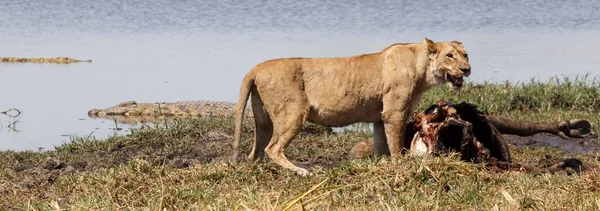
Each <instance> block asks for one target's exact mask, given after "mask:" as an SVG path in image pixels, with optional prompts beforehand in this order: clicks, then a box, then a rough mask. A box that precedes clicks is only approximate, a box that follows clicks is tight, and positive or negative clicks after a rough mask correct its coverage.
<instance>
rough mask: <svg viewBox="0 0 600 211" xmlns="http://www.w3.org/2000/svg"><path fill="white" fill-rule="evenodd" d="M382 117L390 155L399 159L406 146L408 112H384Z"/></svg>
mask: <svg viewBox="0 0 600 211" xmlns="http://www.w3.org/2000/svg"><path fill="white" fill-rule="evenodd" d="M382 116H383V122H384V123H383V125H384V129H385V137H386V139H387V145H388V149H389V153H390V155H391V156H392V157H394V158H395V157H399V156H400V153H401V152H402V151H401V150H402V146H404V136H405V133H406V132H405V131H406V126H407V124H408V122H407V120H408V111H407V110H401V111H397V110H393V111H387V112H386V111H384V112H383V115H382Z"/></svg>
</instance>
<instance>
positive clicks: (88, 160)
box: [0, 132, 600, 193]
mask: <svg viewBox="0 0 600 211" xmlns="http://www.w3.org/2000/svg"><path fill="white" fill-rule="evenodd" d="M324 136H326V137H324ZM299 138H301V139H302V140H296V141H295V142H294V143H292V146H291V148H290V149H289V151H288V155H289V156H288V157H290V158H291V159H292V162H295V163H297V164H298V165H300V166H304V167H309V168H310V167H314V166H322V167H325V168H330V167H335V166H338V165H339V164H340V163H342V162H346V161H348V160H349V159H351V158H350V156H349V155H348V152H349V150H350V148H352V146H353V145H354V144H356V143H358V142H360V141H361V140H364V138H361V137H358V136H351V135H347V136H345V135H333V136H331V135H329V136H327V135H319V134H304V135H302V137H299ZM505 138H506V140H507V141H508V142H509V143H510V145H511V148H527V147H533V148H540V147H554V148H559V149H561V150H563V151H564V152H565V153H568V154H577V153H585V152H590V151H600V144H599V143H598V139H597V137H590V138H584V139H568V140H566V139H561V138H559V137H556V136H550V135H535V136H531V137H519V136H514V135H507V136H505ZM246 140H249V139H248V138H246ZM169 141H173V140H167V139H165V140H159V141H157V140H153V141H130V142H128V141H117V142H115V143H114V144H109V145H107V146H106V147H98V148H96V149H94V150H85V149H83V150H82V149H73V150H61V151H64V152H63V153H54V154H53V153H49V154H48V153H46V154H42V153H37V154H36V153H34V152H32V153H29V154H27V153H26V154H19V153H13V154H9V155H7V156H9V158H8V159H12V160H14V162H11V163H8V164H5V166H4V167H3V170H4V172H5V173H7V172H9V174H11V175H14V176H12V179H11V180H12V183H13V184H18V185H19V186H21V187H24V188H33V187H36V186H42V185H45V184H48V183H52V182H53V181H54V180H55V179H56V177H58V176H60V175H62V174H71V173H73V172H77V171H80V172H81V171H83V172H91V171H105V170H107V169H108V168H111V167H115V166H118V165H122V164H128V163H129V162H130V161H131V160H132V159H134V158H137V159H143V160H146V161H147V162H149V163H150V164H152V165H158V166H165V167H168V168H179V169H180V168H187V167H189V166H192V165H196V164H207V163H211V162H215V161H228V160H229V156H230V155H231V144H230V143H231V141H232V137H231V135H229V134H227V133H222V132H213V133H209V134H208V135H205V136H204V137H203V138H195V139H191V140H189V141H188V142H186V143H187V144H179V145H172V144H170V143H169ZM242 149H243V152H244V154H247V153H248V152H249V151H250V143H245V144H244V146H242ZM10 156H13V157H10ZM28 156H33V157H34V158H31V157H28ZM36 156H37V157H36ZM552 158H553V155H546V156H545V158H544V159H552ZM515 162H519V161H518V160H515ZM537 162H538V163H539V161H537ZM2 189H3V188H2V186H0V193H3V192H5V191H4V190H2Z"/></svg>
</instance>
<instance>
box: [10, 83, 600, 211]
mask: <svg viewBox="0 0 600 211" xmlns="http://www.w3.org/2000/svg"><path fill="white" fill-rule="evenodd" d="M598 87H600V83H598V81H595V80H594V81H592V82H591V83H583V82H582V80H575V81H569V80H562V79H561V80H553V81H551V82H535V81H531V82H529V83H525V84H519V85H511V84H503V85H493V84H474V85H469V84H468V85H467V86H466V87H464V89H463V90H462V91H461V92H460V93H457V92H453V91H451V90H449V89H446V88H438V89H434V90H432V91H430V92H428V93H427V94H426V96H424V98H423V100H422V102H421V104H420V107H419V110H423V109H424V108H425V107H426V106H428V105H430V104H433V103H435V102H436V101H437V100H439V99H446V100H448V101H452V102H460V101H467V102H470V103H473V104H476V105H478V106H479V108H480V109H481V110H483V111H485V112H487V113H489V114H492V115H498V116H503V117H509V118H515V119H526V120H533V121H539V122H551V121H558V120H565V119H574V118H582V119H587V120H589V121H590V122H591V123H592V127H593V128H592V131H593V132H594V133H595V134H598V131H599V129H598V127H597V126H598V123H599V119H600V116H599V112H600V102H598V99H600V91H599V90H598ZM458 99H460V101H459V100H458ZM244 127H245V132H244V134H243V142H242V150H243V152H244V153H245V154H247V153H248V152H249V151H250V149H251V140H252V136H253V131H252V127H253V124H252V123H251V122H246V123H245V124H244ZM358 128H361V127H358ZM232 135H233V120H232V119H230V118H228V119H207V118H205V119H183V120H178V121H175V122H173V123H168V124H160V123H159V124H156V125H145V126H142V127H141V128H139V129H136V130H133V131H132V132H131V133H130V134H128V135H126V136H114V137H110V138H108V139H106V140H96V139H95V138H93V137H76V138H74V139H73V140H72V142H70V143H65V144H64V145H61V146H58V147H56V149H55V150H50V151H43V152H32V151H25V152H12V151H3V152H0V166H2V172H1V173H0V204H2V205H4V207H2V208H3V209H10V210H14V209H44V210H45V209H54V208H67V209H89V208H92V209H106V208H109V209H132V208H135V209H139V208H149V209H153V210H154V209H161V208H167V209H169V210H171V209H172V210H175V209H178V210H189V209H202V210H208V209H234V208H239V209H258V210H267V209H268V210H270V209H285V208H288V207H289V208H292V209H295V210H300V209H313V208H316V209H328V208H329V209H338V210H339V209H345V210H348V209H359V210H366V209H369V210H372V209H374V208H379V209H399V208H405V209H410V210H417V209H418V210H434V209H442V210H457V209H460V210H465V209H466V210H482V209H483V210H490V209H495V208H498V209H500V210H515V209H518V208H538V209H552V210H555V209H560V210H562V209H576V210H582V209H598V208H600V207H599V205H598V203H599V202H600V195H599V194H600V190H599V188H600V171H599V170H598V169H597V168H596V166H597V165H598V164H599V161H598V153H597V151H595V150H591V151H590V150H589V149H594V147H597V146H598V138H597V136H593V137H592V138H585V139H569V140H562V139H560V138H556V137H550V136H546V135H537V136H534V137H527V138H522V137H516V136H507V141H509V143H511V146H510V149H511V153H512V155H513V159H514V161H515V162H518V163H523V164H534V165H535V164H539V163H542V162H545V161H547V160H552V159H565V158H570V157H576V158H578V159H580V160H582V161H583V162H584V164H585V165H586V166H587V167H588V168H589V169H588V170H587V171H584V172H583V173H582V174H581V175H566V174H555V175H530V174H526V173H519V172H501V173H494V172H491V171H488V170H486V169H485V168H484V166H483V165H481V164H472V163H467V162H463V161H460V159H459V156H457V155H455V154H453V155H444V156H440V157H432V158H421V157H413V156H404V157H402V158H400V159H399V162H392V161H391V160H390V159H389V158H385V159H381V160H378V159H374V158H371V159H358V160H356V159H351V158H349V156H348V152H349V151H350V149H351V148H352V146H353V145H354V144H356V143H358V142H360V141H362V140H364V139H367V138H371V134H370V133H369V132H365V131H364V130H359V129H354V130H347V131H344V132H342V133H338V134H330V133H304V134H301V135H300V136H299V137H297V138H296V140H294V141H293V142H292V144H291V146H290V148H289V150H288V151H287V152H286V154H287V155H288V157H289V158H290V159H292V160H293V162H295V163H298V164H299V165H302V166H305V167H308V168H310V169H311V170H312V171H313V173H315V175H314V176H311V177H308V178H304V177H299V176H297V175H296V174H295V173H294V172H291V171H287V170H283V169H282V168H280V167H279V166H277V165H275V164H273V163H272V162H270V161H269V160H267V162H265V163H264V164H254V163H251V162H242V163H239V164H233V163H230V162H228V156H229V155H231V145H230V143H231V140H232V137H231V136H232ZM547 140H553V141H554V142H555V143H559V145H558V146H559V147H552V145H551V144H547V145H544V144H543V143H544V142H545V141H547ZM528 143H529V144H528ZM536 143H542V144H536ZM567 145H579V146H581V148H582V149H588V150H581V151H565V150H562V149H561V148H565V149H566V147H565V146H567Z"/></svg>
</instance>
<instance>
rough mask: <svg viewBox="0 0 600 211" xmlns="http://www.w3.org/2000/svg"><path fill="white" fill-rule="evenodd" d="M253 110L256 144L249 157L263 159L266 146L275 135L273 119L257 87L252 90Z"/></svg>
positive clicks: (257, 159)
mask: <svg viewBox="0 0 600 211" xmlns="http://www.w3.org/2000/svg"><path fill="white" fill-rule="evenodd" d="M251 94H252V98H251V103H252V112H253V113H254V123H255V125H256V128H255V130H254V145H253V146H252V152H250V154H249V155H248V159H250V160H256V161H262V160H263V158H264V157H265V147H267V144H269V141H270V140H271V137H273V121H271V118H270V117H269V113H267V110H265V107H264V104H263V101H262V99H261V98H260V95H259V94H258V92H257V91H256V89H254V90H252V92H251Z"/></svg>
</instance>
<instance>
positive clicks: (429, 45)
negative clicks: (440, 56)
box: [423, 37, 437, 54]
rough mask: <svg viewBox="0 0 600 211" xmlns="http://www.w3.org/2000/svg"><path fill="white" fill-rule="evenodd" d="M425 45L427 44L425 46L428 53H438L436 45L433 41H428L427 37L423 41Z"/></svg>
mask: <svg viewBox="0 0 600 211" xmlns="http://www.w3.org/2000/svg"><path fill="white" fill-rule="evenodd" d="M423 44H425V46H426V48H427V53H429V54H433V53H436V52H437V48H436V46H435V43H434V42H433V41H431V40H430V39H427V37H426V38H425V39H424V40H423Z"/></svg>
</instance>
